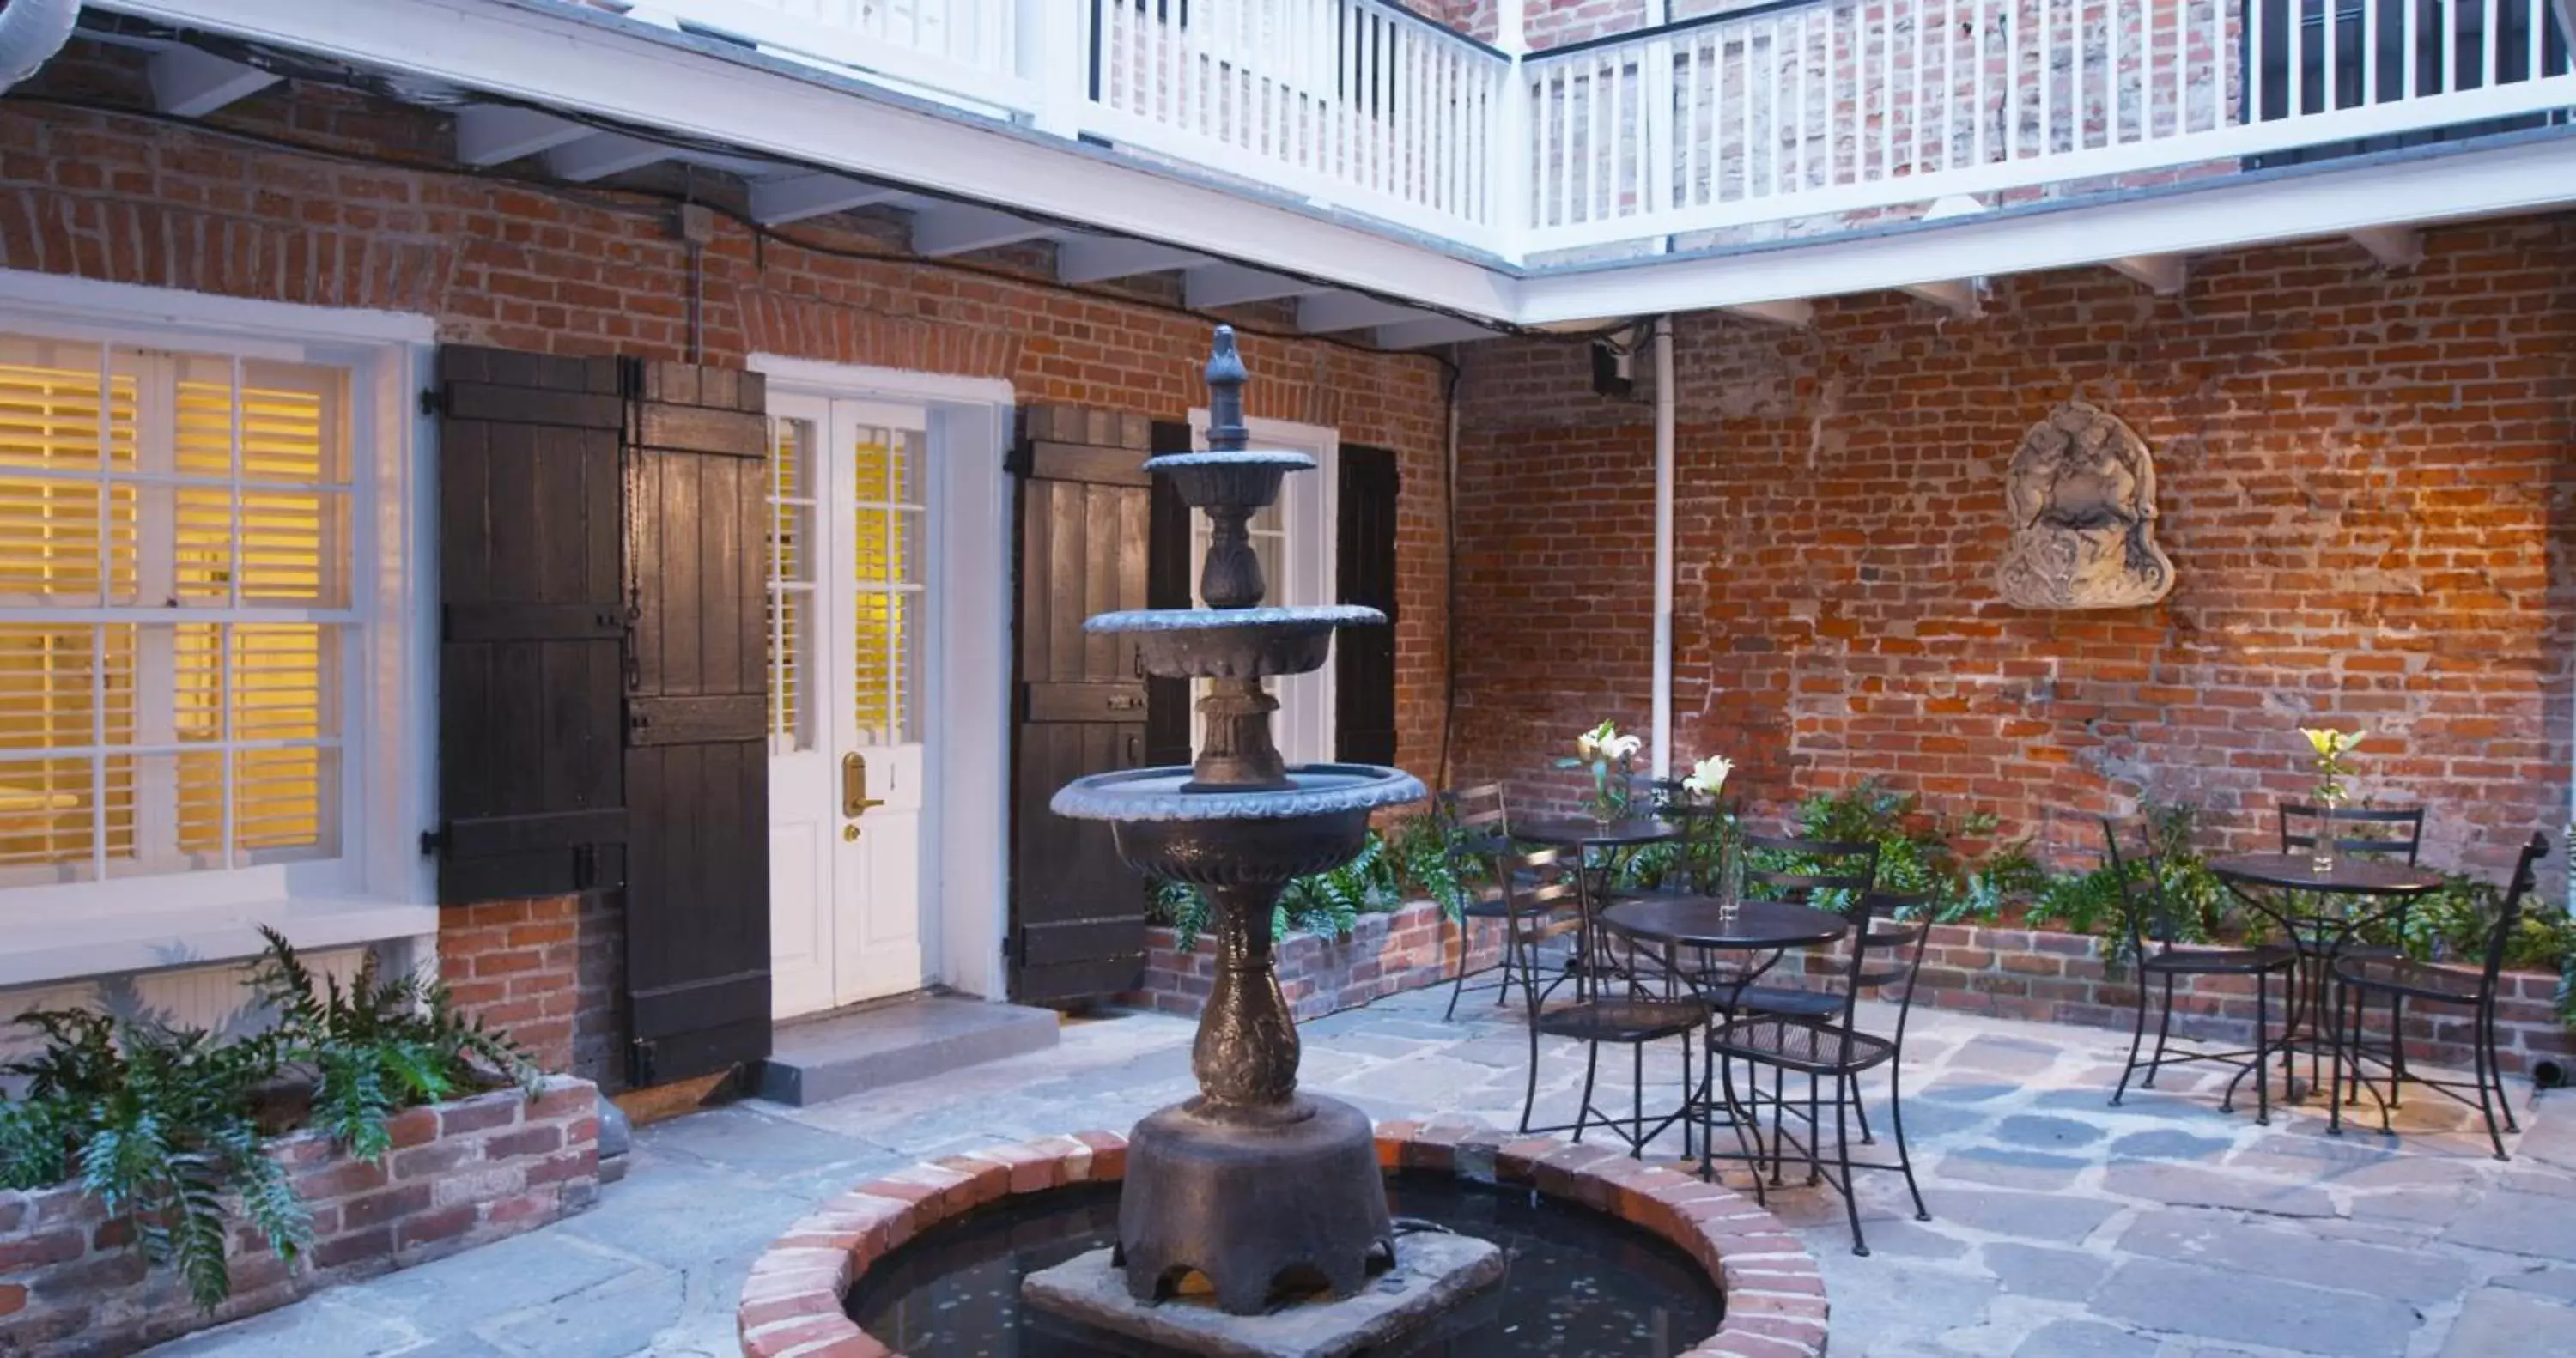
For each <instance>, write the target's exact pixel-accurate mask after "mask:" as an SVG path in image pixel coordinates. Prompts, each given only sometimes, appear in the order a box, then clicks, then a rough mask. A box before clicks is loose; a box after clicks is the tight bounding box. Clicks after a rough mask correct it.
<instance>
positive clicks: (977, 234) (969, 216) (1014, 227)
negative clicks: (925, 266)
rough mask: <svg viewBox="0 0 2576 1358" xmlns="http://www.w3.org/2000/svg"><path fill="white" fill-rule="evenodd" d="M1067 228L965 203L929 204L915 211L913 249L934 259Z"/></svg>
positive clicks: (1043, 236) (992, 247)
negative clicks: (949, 204) (934, 205)
mask: <svg viewBox="0 0 2576 1358" xmlns="http://www.w3.org/2000/svg"><path fill="white" fill-rule="evenodd" d="M1063 231H1064V228H1063V227H1060V226H1050V225H1048V224H1047V223H1045V222H1033V221H1030V220H1029V219H1028V218H1026V217H1014V216H1012V215H1011V214H1010V213H1007V212H995V211H994V210H993V209H991V208H988V207H970V206H967V205H965V204H962V203H960V204H954V205H951V206H945V207H925V208H923V209H921V210H920V211H918V212H915V213H914V214H912V248H913V249H914V251H916V252H917V253H920V254H924V255H928V256H930V257H931V258H933V259H937V258H939V257H940V256H943V255H962V254H965V253H966V252H967V251H969V250H991V249H994V248H996V247H998V246H1004V245H1017V244H1019V243H1020V242H1021V241H1024V240H1043V239H1045V238H1046V237H1048V236H1054V235H1060V234H1062V233H1063Z"/></svg>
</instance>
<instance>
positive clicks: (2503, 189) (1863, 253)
mask: <svg viewBox="0 0 2576 1358" xmlns="http://www.w3.org/2000/svg"><path fill="white" fill-rule="evenodd" d="M2570 204H2576V137H2571V136H2566V135H2559V134H2535V135H2531V136H2528V137H2524V138H2520V139H2516V140H2512V141H2503V142H2499V143H2496V144H2492V145H2487V146H2475V145H2464V146H2461V147H2458V148H2456V149H2454V148H2444V149H2442V150H2441V151H2439V152H2438V153H2434V154H2421V153H2419V154H2416V155H2413V156H2404V157H2392V158H2386V159H2372V160H2367V161H2363V162H2361V163H2357V164H2352V165H2329V166H2318V167H2314V168H2306V169H2303V170H2301V171H2300V172H2298V173H2290V174H2277V175H2265V176H2263V177H2260V178H2252V177H2249V178H2246V179H2242V180H2203V181H2199V182H2196V183H2193V184H2191V185H2189V186H2188V187H2184V188H2178V189H2169V190H2160V191H2156V192H2153V193H2146V194H2140V195H2137V196H2134V197H2130V198H2128V199H2126V200H2125V201H2120V202H2112V203H2098V202H2095V203H2088V202H2085V201H2084V200H2082V199H2061V200H2056V201H2051V202H2046V203H2040V204H2035V205H2032V206H2027V207H2013V208H1999V209H1997V210H1995V211H1993V212H1988V213H1983V214H1980V215H1977V216H1974V217H1969V218H1963V219H1960V220H1957V221H1950V222H1943V223H1939V224H1937V225H1921V226H1909V227H1900V228H1895V229H1890V230H1883V231H1877V232H1871V233H1867V234H1859V233H1855V234H1853V235H1849V236H1845V237H1842V238H1839V239H1831V238H1828V239H1822V240H1817V241H1814V242H1811V243H1805V244H1801V245H1798V246H1796V247H1795V248H1787V249H1781V248H1774V249H1766V250H1759V251H1750V252H1745V253H1740V254H1733V255H1727V254H1715V253H1711V254H1706V255H1700V256H1697V257H1679V258H1671V259H1660V260H1656V261H1653V262H1652V263H1647V264H1642V265H1621V266H1611V267H1604V268H1598V269H1591V270H1586V271H1583V272H1579V273H1578V272H1572V271H1568V272H1564V273H1558V274H1553V275H1546V276H1541V277H1537V278H1530V279H1525V280H1523V281H1522V282H1521V284H1520V288H1519V306H1518V308H1517V311H1518V320H1519V321H1520V323H1521V324H1523V325H1545V324H1549V323H1552V322H1559V321H1581V320H1592V319H1598V318H1604V317H1618V316H1641V315H1651V314H1655V313H1658V312H1667V311H1695V310H1703V309H1708V308H1720V307H1736V306H1743V305H1746V304H1750V303H1760V302H1776V301H1783V300H1790V299H1796V298H1805V297H1833V296H1845V295H1849V294H1852V293H1860V292H1875V291H1879V290H1883V289H1889V288H1906V287H1916V286H1922V285H1926V284H1937V283H1942V282H1948V281H1953V280H1957V279H1961V278H1976V277H1986V276H2003V275H2009V274H2017V273H2032V272H2037V271H2040V270H2044V269H2068V268H2082V267H2092V266H2099V265H2104V264H2107V263H2109V262H2110V261H2112V260H2115V259H2126V258H2130V257H2133V256H2142V255H2201V254H2215V253H2219V252H2222V251H2227V250H2240V249H2245V248H2247V247H2250V246H2258V245H2265V244H2271V243H2274V242H2280V241H2294V240H2319V239H2330V238H2333V237H2337V236H2349V235H2352V234H2353V233H2355V232H2357V231H2365V230H2369V229H2371V228H2373V227H2382V226H2390V225H2424V224H2431V223H2436V222H2446V221H2462V220H2469V219H2474V218H2479V217H2500V216H2510V215H2515V214H2520V213H2529V212H2543V211H2549V210H2552V209H2560V208H2564V207H2567V206H2568V205H2570ZM2393 219H2394V220H2393Z"/></svg>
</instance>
